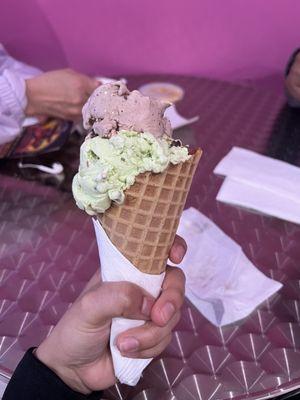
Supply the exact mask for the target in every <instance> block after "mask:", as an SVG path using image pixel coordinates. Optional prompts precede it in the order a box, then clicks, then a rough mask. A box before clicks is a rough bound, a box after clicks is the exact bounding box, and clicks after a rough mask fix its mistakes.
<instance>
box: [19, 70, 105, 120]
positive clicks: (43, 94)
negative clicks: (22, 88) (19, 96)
mask: <svg viewBox="0 0 300 400" xmlns="http://www.w3.org/2000/svg"><path fill="white" fill-rule="evenodd" d="M99 84H100V83H99V81H97V80H96V79H95V78H90V77H89V76H86V75H82V74H79V73H78V72H75V71H73V70H71V69H62V70H57V71H50V72H45V73H43V74H41V75H39V76H36V77H34V78H31V79H27V80H26V96H27V107H26V109H25V114H26V115H27V116H35V117H39V116H48V117H57V118H62V119H68V120H72V121H77V120H79V119H80V117H81V109H82V106H83V104H84V103H85V102H86V100H87V99H88V97H89V96H90V95H91V93H92V92H93V91H94V90H95V89H96V88H97V87H98V86H99Z"/></svg>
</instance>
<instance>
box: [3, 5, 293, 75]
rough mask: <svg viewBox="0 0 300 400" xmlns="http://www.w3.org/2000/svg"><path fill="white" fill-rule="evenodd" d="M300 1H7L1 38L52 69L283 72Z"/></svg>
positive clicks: (20, 55)
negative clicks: (67, 67)
mask: <svg viewBox="0 0 300 400" xmlns="http://www.w3.org/2000/svg"><path fill="white" fill-rule="evenodd" d="M299 21H300V1H299V0H226V1H225V0H1V1H0V41H2V42H3V43H4V44H5V45H6V46H7V48H8V49H9V51H10V52H11V53H13V54H14V55H15V56H16V57H18V58H20V59H23V60H26V61H27V62H29V63H32V64H34V65H37V66H40V67H41V68H44V69H50V68H58V67H64V66H67V65H68V66H71V67H73V68H75V69H78V70H81V71H84V72H86V73H89V74H105V75H112V74H120V75H122V74H126V73H144V72H171V73H182V74H192V75H206V76H210V77H216V78H222V79H261V78H265V77H268V76H272V75H280V74H281V71H282V70H283V68H284V65H285V63H286V60H287V58H288V56H289V54H290V53H291V51H292V50H293V49H294V48H295V47H296V46H299V45H300V23H299Z"/></svg>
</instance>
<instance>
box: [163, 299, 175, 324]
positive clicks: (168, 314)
mask: <svg viewBox="0 0 300 400" xmlns="http://www.w3.org/2000/svg"><path fill="white" fill-rule="evenodd" d="M161 313H162V317H163V319H164V322H165V323H167V322H169V321H170V319H171V318H172V317H173V315H174V314H175V307H174V305H173V304H172V303H166V304H165V305H164V306H163V308H162V310H161Z"/></svg>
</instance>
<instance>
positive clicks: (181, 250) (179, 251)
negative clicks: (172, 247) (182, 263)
mask: <svg viewBox="0 0 300 400" xmlns="http://www.w3.org/2000/svg"><path fill="white" fill-rule="evenodd" d="M176 252H177V256H178V258H179V259H180V260H182V259H183V257H184V254H185V249H184V247H183V246H176Z"/></svg>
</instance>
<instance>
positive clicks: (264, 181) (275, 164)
mask: <svg viewBox="0 0 300 400" xmlns="http://www.w3.org/2000/svg"><path fill="white" fill-rule="evenodd" d="M214 173H216V174H220V175H225V176H226V179H225V181H224V183H223V185H222V186H221V189H220V191H219V193H218V195H217V200H219V201H222V202H225V203H231V204H235V205H240V206H244V207H247V208H251V209H254V210H257V211H260V212H262V213H264V214H268V215H272V216H275V217H278V218H282V219H285V220H288V221H292V222H296V223H300V168H298V167H295V166H293V165H290V164H288V163H286V162H283V161H279V160H275V159H273V158H269V157H266V156H263V155H260V154H257V153H255V152H253V151H250V150H246V149H242V148H239V147H233V148H232V150H231V151H230V152H229V153H228V154H227V156H225V157H224V158H223V159H222V160H221V161H220V162H219V164H218V165H217V166H216V168H215V170H214Z"/></svg>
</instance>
